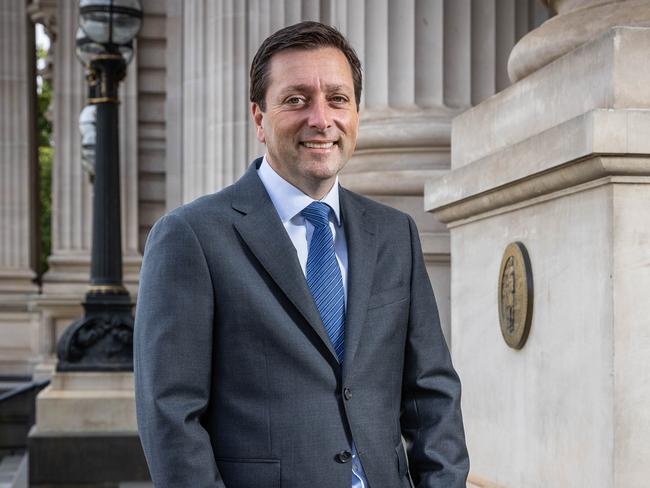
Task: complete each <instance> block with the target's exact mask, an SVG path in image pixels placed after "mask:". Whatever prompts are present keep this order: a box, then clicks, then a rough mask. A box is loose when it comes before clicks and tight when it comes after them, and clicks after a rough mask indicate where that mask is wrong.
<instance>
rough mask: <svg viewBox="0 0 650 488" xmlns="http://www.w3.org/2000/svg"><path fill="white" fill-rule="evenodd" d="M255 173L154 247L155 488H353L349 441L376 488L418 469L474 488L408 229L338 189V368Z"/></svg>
mask: <svg viewBox="0 0 650 488" xmlns="http://www.w3.org/2000/svg"><path fill="white" fill-rule="evenodd" d="M259 163H260V160H257V161H256V162H255V163H254V164H253V165H251V168H250V169H249V170H248V171H247V172H246V174H245V175H244V176H243V177H242V178H241V179H240V180H239V181H238V182H237V183H235V184H234V185H232V186H230V187H228V188H226V189H225V190H223V191H221V192H219V193H216V194H213V195H208V196H205V197H202V198H199V199H198V200H196V201H194V202H192V203H190V204H188V205H185V206H183V207H180V208H178V209H176V210H174V211H173V212H171V213H169V214H168V215H166V216H164V217H163V218H162V219H160V221H158V222H157V223H156V225H155V226H154V228H153V229H152V230H151V233H150V235H149V238H148V240H147V246H146V250H145V256H144V262H143V265H142V273H141V281H140V292H139V298H138V305H137V313H136V322H135V375H136V376H135V378H136V401H137V414H138V427H139V431H140V436H141V440H142V445H143V447H144V451H145V454H146V458H147V462H148V464H149V468H150V471H151V475H152V478H153V481H154V483H155V486H156V487H159V488H163V487H175V488H178V487H192V488H202V487H227V488H279V487H282V488H311V487H315V488H330V487H331V488H349V487H350V484H351V465H350V463H349V462H342V461H345V460H346V458H345V456H340V455H339V453H341V452H342V451H349V450H350V446H351V440H352V438H354V442H355V444H356V447H357V449H358V452H359V456H360V458H361V461H362V463H363V467H364V470H365V472H366V475H367V478H368V481H369V483H370V486H371V488H393V487H394V488H398V487H402V488H405V487H409V486H410V482H409V479H408V475H409V470H410V475H411V477H412V478H413V481H414V483H415V485H416V486H418V487H430V488H433V487H439V488H461V487H463V488H464V487H465V480H466V477H467V472H468V469H469V461H468V456H467V450H466V447H465V440H464V433H463V426H462V419H461V412H460V383H459V380H458V377H457V375H456V373H455V372H454V369H453V367H452V364H451V360H450V357H449V352H448V349H447V346H446V344H445V341H444V338H443V336H442V333H441V331H440V325H439V320H438V313H437V308H436V303H435V300H434V297H433V292H432V290H431V285H430V283H429V279H428V277H427V274H426V270H425V267H424V262H423V258H422V252H421V249H420V241H419V237H418V234H417V230H416V228H415V225H414V223H413V221H412V220H411V219H410V218H409V217H408V216H407V215H405V214H403V213H401V212H399V211H397V210H394V209H391V208H389V207H386V206H383V205H380V204H378V203H376V202H373V201H371V200H368V199H366V198H364V197H362V196H360V195H357V194H354V193H352V192H349V191H346V190H345V189H341V192H340V203H341V214H342V220H343V225H344V226H345V234H346V236H347V241H348V242H347V244H348V254H349V275H348V306H347V316H346V324H345V358H346V359H345V361H344V364H343V366H342V367H341V366H340V365H339V363H338V362H337V360H336V355H335V353H334V350H333V348H332V346H331V344H330V341H329V339H328V337H327V333H326V332H325V330H324V327H323V324H322V322H321V320H320V317H319V314H318V311H317V309H316V306H315V304H314V301H313V299H312V297H311V294H310V292H309V288H308V287H307V284H306V280H305V278H304V275H303V273H302V270H301V268H300V264H299V262H298V257H297V255H296V251H295V248H294V246H293V244H292V243H291V240H290V239H289V236H288V235H287V233H286V231H285V229H284V227H283V225H282V222H281V221H280V218H279V217H278V215H277V213H276V210H275V208H274V207H273V204H272V202H271V200H270V199H269V197H268V195H267V193H266V190H265V188H264V186H263V184H262V182H261V181H260V179H259V178H258V176H257V173H256V166H257V165H258V164H259ZM344 392H345V393H344ZM402 435H403V436H404V438H405V439H406V440H407V446H408V461H407V458H406V457H405V454H404V449H403V448H402V443H401V436H402Z"/></svg>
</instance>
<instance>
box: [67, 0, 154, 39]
mask: <svg viewBox="0 0 650 488" xmlns="http://www.w3.org/2000/svg"><path fill="white" fill-rule="evenodd" d="M79 11H80V17H79V25H81V28H82V29H83V30H84V32H85V33H86V35H87V36H88V37H90V38H91V39H92V40H93V41H95V42H99V43H103V44H126V43H127V42H129V41H130V40H132V39H133V38H134V37H135V36H136V35H137V34H138V32H139V31H140V27H141V26H142V6H141V5H140V1H139V0H81V1H80V2H79Z"/></svg>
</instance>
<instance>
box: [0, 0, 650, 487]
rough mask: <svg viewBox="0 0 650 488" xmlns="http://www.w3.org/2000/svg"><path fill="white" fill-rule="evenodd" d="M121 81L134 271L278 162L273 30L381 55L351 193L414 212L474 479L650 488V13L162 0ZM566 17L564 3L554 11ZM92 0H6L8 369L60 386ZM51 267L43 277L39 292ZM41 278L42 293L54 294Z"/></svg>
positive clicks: (589, 4) (424, 1)
mask: <svg viewBox="0 0 650 488" xmlns="http://www.w3.org/2000/svg"><path fill="white" fill-rule="evenodd" d="M143 8H144V25H143V30H142V32H141V33H140V36H139V38H138V40H137V43H136V52H135V57H134V60H133V62H132V63H131V65H130V66H129V71H128V75H127V77H126V80H125V82H124V83H123V85H122V88H121V94H120V96H121V101H122V102H121V106H120V131H121V132H120V134H121V148H120V151H121V163H120V164H121V180H122V181H121V194H122V226H123V232H122V237H123V251H124V271H125V272H124V275H125V281H126V285H127V286H128V287H129V288H130V290H131V292H132V294H133V296H136V293H137V283H138V270H139V266H140V262H141V256H142V250H143V247H144V243H145V241H146V236H147V233H148V231H149V229H150V228H151V226H152V225H153V223H154V222H155V221H156V219H157V218H159V217H160V216H161V215H162V214H163V213H165V212H166V211H168V210H170V209H172V208H174V207H176V206H178V205H180V204H183V203H185V202H188V201H191V200H192V199H194V198H196V197H197V196H199V195H201V194H204V193H209V192H213V191H218V190H219V189H221V188H223V187H224V186H226V185H228V184H230V183H232V182H233V181H235V180H236V179H237V178H238V177H239V176H240V175H241V174H242V173H243V171H244V170H245V168H246V167H247V165H248V164H249V163H250V161H251V160H252V159H253V158H254V157H256V156H257V155H260V154H262V153H263V147H262V146H260V145H259V144H258V143H257V141H256V139H255V137H254V134H253V130H252V123H251V121H250V117H249V109H248V102H247V91H248V88H247V87H248V79H247V71H248V66H249V64H250V60H251V58H252V56H253V54H254V52H255V50H256V48H257V46H258V45H259V43H260V42H261V40H262V39H264V38H265V37H266V36H267V35H268V34H269V33H271V32H272V31H274V30H276V29H278V28H280V27H282V26H285V25H288V24H291V23H293V22H296V21H299V20H304V19H311V20H320V21H323V22H327V23H330V24H332V25H335V26H337V27H338V28H339V29H340V30H341V31H342V32H343V33H344V34H346V35H347V36H348V38H349V39H350V40H351V42H352V44H353V46H354V47H355V49H356V50H357V52H358V54H359V57H360V58H361V60H362V63H363V65H364V75H365V79H364V95H363V99H362V108H361V110H362V118H361V127H360V134H359V141H358V149H357V151H356V153H355V156H354V157H353V159H352V160H351V161H350V162H349V164H348V166H347V167H346V169H345V171H344V173H343V174H342V177H341V179H342V183H343V184H344V185H345V186H347V187H348V188H350V189H352V190H355V191H358V192H360V193H363V194H365V195H368V196H370V197H371V198H374V199H377V200H379V201H381V202H384V203H387V204H389V205H392V206H395V207H397V208H400V209H402V210H404V211H406V212H408V213H410V214H411V215H412V216H413V217H414V219H415V220H416V222H417V224H418V226H419V229H420V232H421V237H422V246H423V250H424V253H425V258H426V263H427V268H428V271H429V275H430V277H431V281H432V283H433V286H434V289H435V291H436V294H437V298H438V303H439V307H440V311H441V317H442V322H443V327H444V332H445V336H446V338H447V340H448V342H449V343H450V345H451V350H452V355H453V358H454V361H455V364H456V366H457V368H458V370H459V372H460V375H461V378H462V380H463V385H464V399H463V408H464V412H465V417H466V427H467V436H468V445H469V448H470V454H471V456H472V471H473V474H472V483H473V484H474V485H475V486H482V487H493V486H507V487H534V488H536V487H540V488H541V487H542V486H568V487H573V486H593V487H602V488H611V487H619V486H620V487H623V486H625V487H627V486H646V485H648V478H649V477H650V475H648V472H647V468H645V465H646V464H647V463H645V462H644V459H645V458H647V456H648V455H650V443H649V442H648V441H647V439H648V438H650V431H649V429H648V425H650V417H649V415H650V414H648V412H650V408H648V406H649V405H650V388H649V387H648V386H647V385H648V384H650V382H648V381H647V380H648V378H647V376H648V375H647V373H646V372H645V371H647V368H646V367H644V361H645V358H647V356H648V352H650V346H648V344H650V323H648V319H647V317H650V310H649V309H648V305H647V303H648V301H647V299H646V295H647V290H648V289H650V272H649V271H648V269H649V268H648V266H649V264H648V263H650V255H649V254H648V250H647V249H648V246H647V243H648V242H650V221H649V220H648V217H647V215H650V214H649V213H648V212H647V202H649V201H650V198H649V197H650V193H649V190H648V181H650V180H649V178H650V166H649V163H648V161H649V159H648V157H647V155H648V154H650V146H648V142H647V140H648V138H647V128H648V127H650V121H648V120H647V118H648V116H647V114H648V109H649V108H650V92H649V89H648V87H649V86H650V70H648V62H647V61H648V60H647V53H648V52H650V35H649V32H650V29H648V27H649V26H650V2H649V1H648V0H622V1H621V0H619V1H611V0H609V1H608V0H547V1H546V2H542V1H539V0H535V1H533V0H366V1H356V0H246V1H238V0H185V1H181V0H165V1H154V0H144V1H143ZM549 12H550V13H551V14H553V16H552V17H551V18H549ZM77 16H78V8H77V4H76V2H72V1H63V0H0V41H1V42H0V46H1V49H2V51H0V52H1V53H2V57H1V58H0V112H1V113H0V377H12V376H13V377H29V376H31V375H36V376H47V375H49V374H51V372H52V368H53V364H54V350H55V345H56V340H57V338H58V337H59V336H60V334H61V332H62V331H63V330H64V329H65V327H66V326H67V325H68V324H69V323H70V322H71V321H72V320H73V319H74V318H76V317H77V316H79V315H80V314H81V307H80V301H81V299H82V297H83V294H84V292H85V290H86V287H87V284H88V277H89V263H90V246H91V242H90V236H91V225H92V222H91V207H92V206H91V201H92V186H91V184H90V183H89V181H88V178H87V176H86V175H85V173H84V172H83V169H82V165H81V155H80V138H79V133H78V128H77V122H78V115H79V112H80V110H81V108H82V107H83V106H84V103H85V95H86V93H85V91H86V90H85V81H84V75H83V69H82V67H81V65H80V64H79V62H78V61H77V59H76V58H75V56H74V35H75V32H76V27H77ZM34 22H40V23H43V24H44V25H45V26H46V28H47V30H48V32H49V33H50V35H51V38H52V41H53V42H52V52H51V56H52V65H53V82H54V102H53V107H52V120H53V126H54V145H55V161H54V172H53V180H52V188H53V209H52V228H53V235H52V253H51V255H50V256H49V259H48V261H49V270H48V272H47V273H45V274H44V275H43V276H39V273H38V269H37V267H36V265H35V262H36V255H37V253H38V242H39V236H38V230H37V226H36V225H35V221H36V214H37V204H36V195H35V185H34V182H35V180H36V171H37V166H36V162H35V137H34V111H35V107H34V77H35V75H34V68H33V52H34V32H33V23H34ZM514 241H520V242H523V243H524V244H525V245H526V247H527V248H528V251H529V253H530V259H531V262H532V274H533V277H534V280H535V292H534V297H535V306H534V309H533V322H532V328H531V335H530V338H529V342H528V344H527V345H526V346H525V347H524V349H522V350H518V351H515V350H511V349H510V348H508V347H507V346H505V345H504V343H503V341H502V338H501V335H500V332H499V325H498V314H497V313H496V312H495V311H496V310H497V307H498V304H497V301H498V292H497V277H498V276H497V275H498V271H499V268H498V265H499V261H500V259H501V255H502V251H503V249H504V248H505V247H506V245H507V244H508V243H510V242H514ZM36 278H38V280H37V281H35V279H36ZM36 282H38V283H40V284H39V285H37V284H35V283H36Z"/></svg>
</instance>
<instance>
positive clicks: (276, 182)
mask: <svg viewBox="0 0 650 488" xmlns="http://www.w3.org/2000/svg"><path fill="white" fill-rule="evenodd" d="M257 175H258V176H259V177H260V180H262V183H263V184H264V187H265V188H266V191H267V193H268V194H269V197H271V201H272V202H273V206H274V207H275V209H276V210H277V212H278V215H279V216H280V220H282V222H283V223H287V222H288V221H290V220H291V219H292V218H294V217H295V216H296V215H298V214H300V212H301V211H302V210H303V209H304V208H305V207H306V206H307V205H309V204H310V203H312V202H315V201H316V200H314V199H313V198H312V197H310V196H309V195H306V194H305V193H303V192H302V190H300V189H298V188H296V187H295V186H293V185H292V184H291V183H289V182H288V181H287V180H285V179H284V178H282V177H281V176H280V175H279V174H277V173H276V172H275V170H274V169H273V168H272V167H271V165H270V164H269V163H268V161H267V159H266V155H264V159H263V160H262V164H261V165H260V167H259V168H258V170H257ZM320 201H321V202H323V203H326V204H327V205H329V206H330V207H331V208H332V210H334V216H335V218H336V224H337V225H338V226H339V227H340V226H341V213H340V206H339V177H338V176H337V177H336V181H335V182H334V185H333V186H332V189H331V190H330V191H329V193H327V195H325V196H324V197H323V198H322V199H321V200H320Z"/></svg>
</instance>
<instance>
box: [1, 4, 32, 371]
mask: <svg viewBox="0 0 650 488" xmlns="http://www.w3.org/2000/svg"><path fill="white" fill-rule="evenodd" d="M0 46H1V47H0V49H1V50H2V54H1V55H0V59H2V63H0V106H1V107H2V109H1V110H0V375H9V374H27V373H29V372H30V362H31V359H32V356H33V355H34V349H35V337H36V329H35V328H34V325H33V322H34V320H33V314H31V313H30V312H28V309H27V304H28V300H29V297H30V296H31V295H33V294H35V293H38V286H37V285H36V284H35V283H34V280H35V279H36V273H35V266H36V259H37V252H38V248H37V242H38V234H37V226H36V206H37V200H36V199H37V192H36V189H37V186H36V151H35V119H34V117H35V93H36V87H35V73H34V68H35V46H34V29H33V26H32V25H31V22H30V21H29V17H28V16H27V12H26V9H25V2H24V1H22V0H0Z"/></svg>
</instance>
